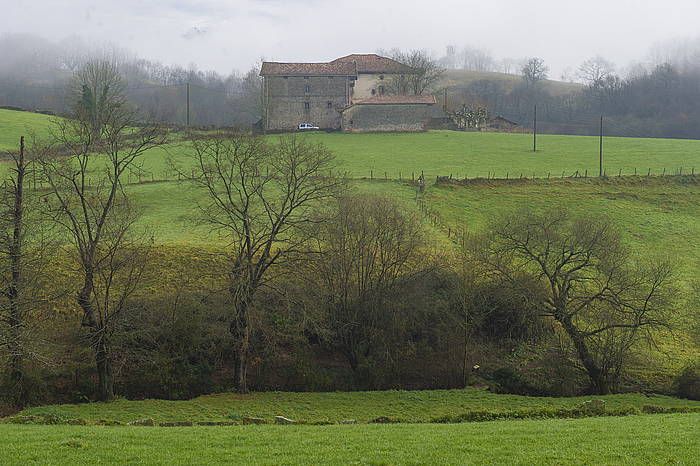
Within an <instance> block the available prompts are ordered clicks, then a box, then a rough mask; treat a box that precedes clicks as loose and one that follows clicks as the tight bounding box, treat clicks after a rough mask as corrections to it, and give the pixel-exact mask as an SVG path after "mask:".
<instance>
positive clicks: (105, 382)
mask: <svg viewBox="0 0 700 466" xmlns="http://www.w3.org/2000/svg"><path fill="white" fill-rule="evenodd" d="M98 338H99V337H98ZM95 362H96V363H97V377H98V384H97V399H98V400H99V401H111V400H113V399H114V378H113V376H112V363H111V361H110V357H109V349H108V346H107V343H106V342H105V341H103V340H102V339H100V341H99V342H98V343H97V346H96V347H95Z"/></svg>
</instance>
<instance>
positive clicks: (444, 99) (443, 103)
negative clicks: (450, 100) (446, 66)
mask: <svg viewBox="0 0 700 466" xmlns="http://www.w3.org/2000/svg"><path fill="white" fill-rule="evenodd" d="M444 92H445V96H444V98H443V99H442V109H443V110H445V111H447V88H445V89H444Z"/></svg>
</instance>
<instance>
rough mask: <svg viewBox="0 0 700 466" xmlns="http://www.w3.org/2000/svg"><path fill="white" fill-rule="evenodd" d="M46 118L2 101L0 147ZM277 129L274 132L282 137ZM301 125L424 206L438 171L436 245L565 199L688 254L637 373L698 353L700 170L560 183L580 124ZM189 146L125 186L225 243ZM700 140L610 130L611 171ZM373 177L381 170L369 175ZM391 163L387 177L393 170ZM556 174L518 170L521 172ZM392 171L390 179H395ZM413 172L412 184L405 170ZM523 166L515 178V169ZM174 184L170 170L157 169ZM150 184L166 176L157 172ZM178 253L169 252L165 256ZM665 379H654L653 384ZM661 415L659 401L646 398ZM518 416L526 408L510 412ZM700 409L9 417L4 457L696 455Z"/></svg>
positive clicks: (381, 408)
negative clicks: (274, 420) (368, 129)
mask: <svg viewBox="0 0 700 466" xmlns="http://www.w3.org/2000/svg"><path fill="white" fill-rule="evenodd" d="M48 122H49V117H46V116H44V115H37V114H31V113H23V112H15V111H8V110H0V152H3V151H7V150H13V149H15V148H16V144H17V142H16V141H18V139H19V136H20V135H23V134H25V135H28V134H29V133H30V132H31V131H32V130H33V132H35V133H36V134H37V135H39V136H41V135H46V134H48V130H47V127H48ZM274 137H276V136H270V138H274ZM305 137H307V138H309V139H310V140H313V141H317V142H322V143H324V144H326V145H328V146H329V147H330V148H331V149H332V150H333V151H334V152H335V153H336V155H337V158H338V161H339V167H338V168H339V170H340V171H343V172H346V173H348V174H349V175H350V176H351V177H353V178H355V179H356V180H355V181H354V183H355V185H356V187H357V189H359V190H361V191H366V192H374V193H379V194H384V195H388V196H391V197H394V198H396V199H399V200H401V201H403V202H405V203H406V205H408V206H414V205H415V197H416V189H415V184H414V183H412V182H411V181H410V178H411V177H412V176H413V177H416V176H418V174H419V173H421V172H424V173H425V174H426V178H427V179H428V181H429V186H428V189H427V191H426V193H425V194H424V195H423V201H424V202H425V203H426V205H427V206H428V208H429V209H430V210H431V211H433V212H436V213H438V214H439V217H440V221H439V223H440V224H439V225H438V228H435V229H432V230H430V231H431V232H432V233H433V234H435V235H438V236H436V237H435V239H436V241H440V244H451V243H450V242H449V241H448V240H447V238H446V237H445V236H444V235H443V234H442V231H443V227H447V228H449V229H450V230H451V231H455V230H456V231H462V230H466V231H474V232H478V231H482V230H483V228H484V226H485V225H486V223H487V222H488V220H489V219H490V218H492V217H493V216H495V215H498V214H499V213H501V212H504V211H512V210H515V209H517V208H519V207H523V206H529V207H532V208H534V209H545V208H549V207H553V206H557V205H565V206H567V207H568V208H570V209H571V210H573V211H574V212H577V213H585V214H587V215H608V216H610V217H611V218H612V219H613V220H614V221H615V222H616V223H617V224H618V225H619V226H620V228H621V229H622V230H623V234H624V235H625V237H626V238H627V239H628V240H629V244H630V245H631V247H632V248H633V249H634V250H635V251H636V252H638V253H640V254H643V255H645V256H654V255H656V254H660V255H670V256H671V257H673V258H674V259H675V261H676V262H677V263H678V264H679V284H680V289H681V296H680V298H681V299H682V300H683V302H684V306H685V307H684V313H682V314H681V315H678V316H677V323H678V324H679V326H678V330H677V331H676V333H675V334H674V335H669V336H668V338H667V339H664V341H663V342H661V345H662V347H663V349H665V350H667V351H666V353H665V355H664V356H663V357H656V358H657V359H650V360H647V361H644V362H643V364H641V365H640V366H639V367H638V368H636V369H635V371H637V372H636V373H637V375H638V377H639V378H640V380H645V379H646V380H654V381H655V382H656V381H658V380H661V381H668V380H669V378H670V376H671V374H673V373H677V372H676V371H677V369H678V367H680V366H681V365H682V364H684V363H685V362H686V361H688V360H691V359H693V358H696V357H697V356H698V354H699V350H698V346H697V340H696V339H695V337H694V335H696V334H695V332H697V329H695V328H694V327H693V325H695V323H694V321H693V319H694V317H693V316H694V315H695V314H696V312H697V308H698V306H697V303H696V302H695V301H694V300H693V298H692V296H693V294H692V293H691V292H690V290H692V287H693V284H694V282H695V281H696V276H697V274H696V273H695V271H696V270H697V266H698V264H700V249H698V246H697V245H698V244H700V228H699V227H700V220H698V219H700V207H699V206H700V203H698V200H700V183H699V181H700V178H695V177H694V176H679V177H665V178H655V177H650V178H647V177H645V176H636V177H635V176H629V177H609V178H607V179H603V180H599V179H592V178H566V179H549V180H547V179H546V178H547V176H548V175H549V176H550V177H552V178H554V177H560V176H561V175H562V173H563V174H564V175H567V176H568V175H572V174H574V173H576V172H577V171H578V173H579V174H581V175H582V174H584V173H586V170H587V171H588V174H589V175H591V174H597V167H598V152H597V149H598V146H597V144H598V141H597V139H596V138H589V137H578V136H541V137H540V139H539V143H538V147H539V150H538V152H536V153H533V152H532V151H531V150H530V148H531V146H530V144H531V136H528V135H511V134H492V133H484V134H481V133H456V132H446V131H434V132H428V133H422V134H366V135H346V134H338V133H331V134H327V133H312V134H308V135H306V136H305ZM186 150H187V147H186V145H185V144H183V143H173V144H170V145H168V146H164V147H162V148H159V149H157V150H155V151H153V152H151V153H149V154H148V155H147V156H146V158H145V159H144V166H143V169H144V175H142V179H141V180H140V181H144V182H141V183H139V179H137V178H133V179H130V180H129V181H130V184H129V186H128V187H127V189H128V190H129V192H130V193H131V194H133V196H134V199H135V200H136V202H137V203H138V204H139V205H140V206H141V207H142V208H143V217H142V219H141V225H142V226H144V227H146V228H148V229H150V230H151V231H152V233H153V234H154V237H155V238H156V241H157V242H158V243H160V244H161V245H163V246H164V247H166V251H167V247H172V249H177V248H178V247H180V246H188V247H192V248H204V249H211V248H217V247H220V246H221V244H222V242H221V240H220V239H218V238H216V237H214V236H212V235H211V234H210V233H209V231H208V230H207V229H206V228H205V227H199V226H193V222H194V218H195V217H196V207H195V206H196V200H197V199H201V196H202V194H201V193H199V192H197V191H196V190H195V189H194V188H193V187H191V186H189V185H187V184H186V183H185V182H178V181H172V180H174V179H175V177H174V176H173V174H172V173H171V172H169V170H168V163H167V160H168V159H169V158H172V159H174V160H178V161H180V162H181V163H183V166H184V167H185V168H186V165H184V164H186V163H187V162H186V160H185V159H183V157H182V154H183V153H184V152H185V151H186ZM699 162H700V142H698V141H685V140H683V141H680V140H652V139H628V138H606V140H605V166H606V170H607V172H608V174H614V175H617V174H618V173H619V172H620V170H622V173H625V174H633V173H634V171H635V168H636V170H637V174H638V175H646V174H647V173H648V172H649V170H650V171H651V172H652V174H660V173H662V172H663V171H664V170H665V172H666V174H671V173H674V172H676V171H678V170H680V169H681V167H683V170H684V173H688V172H689V171H697V170H695V167H696V166H697V167H699V168H700V163H699ZM370 173H371V176H372V178H375V179H374V180H369V179H367V178H370ZM385 173H386V175H385ZM450 174H451V175H453V177H454V178H463V177H465V176H467V177H469V178H474V177H484V178H485V177H488V176H493V175H494V174H495V176H496V177H497V178H505V177H506V174H507V175H508V178H509V180H508V181H504V180H477V181H469V182H462V183H456V182H450V183H437V184H435V185H433V183H432V182H433V181H434V180H435V177H436V176H438V175H441V176H444V175H450ZM521 174H522V175H523V176H524V177H525V178H532V175H533V174H534V175H536V176H537V177H540V178H544V179H538V180H532V179H526V180H520V179H519V178H520V175H521ZM385 177H386V178H387V179H390V180H395V181H390V180H387V181H385V180H384V178H385ZM398 178H401V179H402V181H398V180H397V179H398ZM513 178H518V180H513ZM158 180H162V181H160V182H159V181H158ZM145 181H155V182H148V183H146V182H145ZM161 259H162V260H163V261H166V262H167V261H168V260H169V259H168V257H164V258H161ZM657 379H658V380H657ZM584 400H585V399H584V398H570V399H568V398H558V399H550V398H527V397H515V396H510V395H494V394H490V393H486V392H482V391H478V390H451V391H433V392H372V393H337V394H290V393H264V394H263V393H258V394H251V395H247V396H239V395H232V394H221V395H213V396H210V397H200V398H197V399H195V400H190V401H183V402H170V401H160V400H145V401H135V402H129V401H126V400H119V401H116V402H114V403H110V404H85V405H63V406H48V407H37V408H31V409H29V410H27V411H25V412H24V413H22V414H25V415H30V416H36V415H44V416H46V415H48V416H49V417H51V416H55V417H57V418H61V419H65V418H81V419H83V420H85V421H87V422H94V421H99V420H113V421H119V422H128V421H132V420H135V419H140V418H144V417H152V418H154V419H155V420H156V421H158V422H173V421H192V420H194V421H226V420H229V421H231V420H233V421H236V420H239V419H240V418H241V417H242V416H261V417H264V418H267V419H270V418H271V416H274V415H279V414H281V415H285V416H288V417H291V418H296V419H297V420H300V421H304V422H309V423H326V422H339V421H340V420H343V419H355V420H357V421H358V422H361V423H362V422H368V421H370V420H371V419H374V418H375V417H378V416H387V417H389V418H391V419H393V420H398V421H403V422H409V423H416V422H419V423H420V422H430V421H431V420H436V419H438V418H440V417H443V418H444V417H445V416H457V415H460V414H462V413H466V412H475V411H487V412H501V413H502V412H511V413H524V412H530V413H532V412H533V410H535V411H536V410H543V409H544V410H550V409H551V410H556V409H571V408H574V407H576V406H578V405H580V403H581V402H583V401H584ZM605 400H606V406H607V407H609V408H610V409H617V408H620V409H623V408H624V409H630V410H632V411H636V410H642V411H644V410H646V411H649V408H644V406H645V405H654V406H660V407H666V408H674V407H675V408H684V407H691V408H693V410H695V409H696V408H697V407H698V406H700V404H698V403H695V402H690V401H687V400H677V399H673V398H669V397H661V396H645V395H612V396H609V397H605ZM650 409H651V410H652V411H653V410H654V408H650ZM515 415H517V414H514V416H515ZM699 424H700V414H697V413H691V414H658V415H653V416H652V415H643V416H628V417H596V418H587V419H548V420H508V421H498V422H485V423H478V424H459V425H437V424H395V425H394V424H392V425H367V424H364V425H357V426H344V425H334V426H307V425H303V426H301V425H300V426H229V427H204V426H198V427H180V428H177V429H165V428H155V429H149V428H128V427H119V426H115V427H105V426H101V427H95V426H67V425H60V426H45V425H21V426H20V425H0V462H1V463H3V464H5V463H7V464H12V463H16V464H26V463H27V462H32V461H34V462H39V463H52V464H67V463H80V462H87V461H90V462H96V461H102V462H115V463H119V462H121V463H126V462H149V463H168V464H172V463H217V462H233V461H245V462H249V463H261V464H265V463H267V464H269V463H289V464H300V463H338V462H342V463H348V462H352V463H360V464H368V463H370V464H377V463H435V462H438V463H464V462H475V461H478V462H482V463H513V464H518V463H522V464H532V463H538V464H561V463H581V462H583V463H591V462H600V463H628V464H633V463H634V464H639V463H661V462H663V463H668V462H676V463H678V462H679V463H692V462H694V461H696V459H697V458H696V454H697V451H698V449H699V448H700V443H699V440H698V437H697V435H696V434H695V433H696V431H697V426H698V425H699Z"/></svg>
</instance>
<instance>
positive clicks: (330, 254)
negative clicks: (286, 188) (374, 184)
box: [309, 195, 427, 370]
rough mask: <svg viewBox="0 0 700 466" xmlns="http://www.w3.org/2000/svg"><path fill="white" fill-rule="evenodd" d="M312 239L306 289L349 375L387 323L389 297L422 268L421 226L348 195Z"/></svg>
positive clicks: (376, 202)
mask: <svg viewBox="0 0 700 466" xmlns="http://www.w3.org/2000/svg"><path fill="white" fill-rule="evenodd" d="M316 238H317V239H316V241H317V251H318V255H317V260H315V261H314V262H313V263H312V264H311V268H312V271H311V272H310V273H309V276H311V277H315V281H314V285H313V286H311V287H310V289H312V290H314V293H313V294H314V296H316V297H317V299H318V300H319V301H320V302H321V303H322V304H321V306H323V308H324V309H325V312H326V315H327V318H328V327H329V329H330V334H331V340H332V344H333V346H335V347H336V348H337V349H339V350H340V351H341V352H342V353H343V354H344V355H345V357H346V358H347V360H348V363H349V364H350V367H351V368H352V369H353V370H355V369H357V367H358V365H359V363H360V361H361V360H362V358H363V357H365V356H367V355H369V354H371V353H372V349H373V348H374V347H375V346H376V345H378V344H379V342H378V340H377V338H378V337H377V335H378V333H379V332H380V331H381V330H382V329H383V327H385V325H384V324H386V322H387V320H388V319H391V315H390V312H389V310H388V308H389V307H390V302H391V297H390V293H392V292H393V291H395V289H396V287H397V285H398V284H399V283H400V282H401V281H402V280H405V279H407V278H409V277H413V276H415V275H417V274H418V273H421V272H423V271H425V270H426V268H427V265H426V264H424V263H421V257H423V256H421V255H420V254H419V253H420V250H421V248H422V246H423V235H422V232H421V224H420V221H419V220H418V219H417V218H415V217H414V216H413V215H410V214H407V213H406V212H404V211H403V209H402V208H401V207H400V206H399V205H397V204H396V202H395V201H392V200H390V199H386V198H382V197H376V196H371V195H354V196H349V197H343V198H341V199H339V201H338V207H337V210H336V212H335V214H334V216H333V218H331V219H329V220H327V221H326V222H324V223H323V224H321V225H320V227H319V232H318V234H317V236H316Z"/></svg>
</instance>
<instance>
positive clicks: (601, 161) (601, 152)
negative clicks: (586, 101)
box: [598, 115, 603, 177]
mask: <svg viewBox="0 0 700 466" xmlns="http://www.w3.org/2000/svg"><path fill="white" fill-rule="evenodd" d="M598 176H599V177H600V176H603V115H601V116H600V166H599V171H598Z"/></svg>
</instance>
